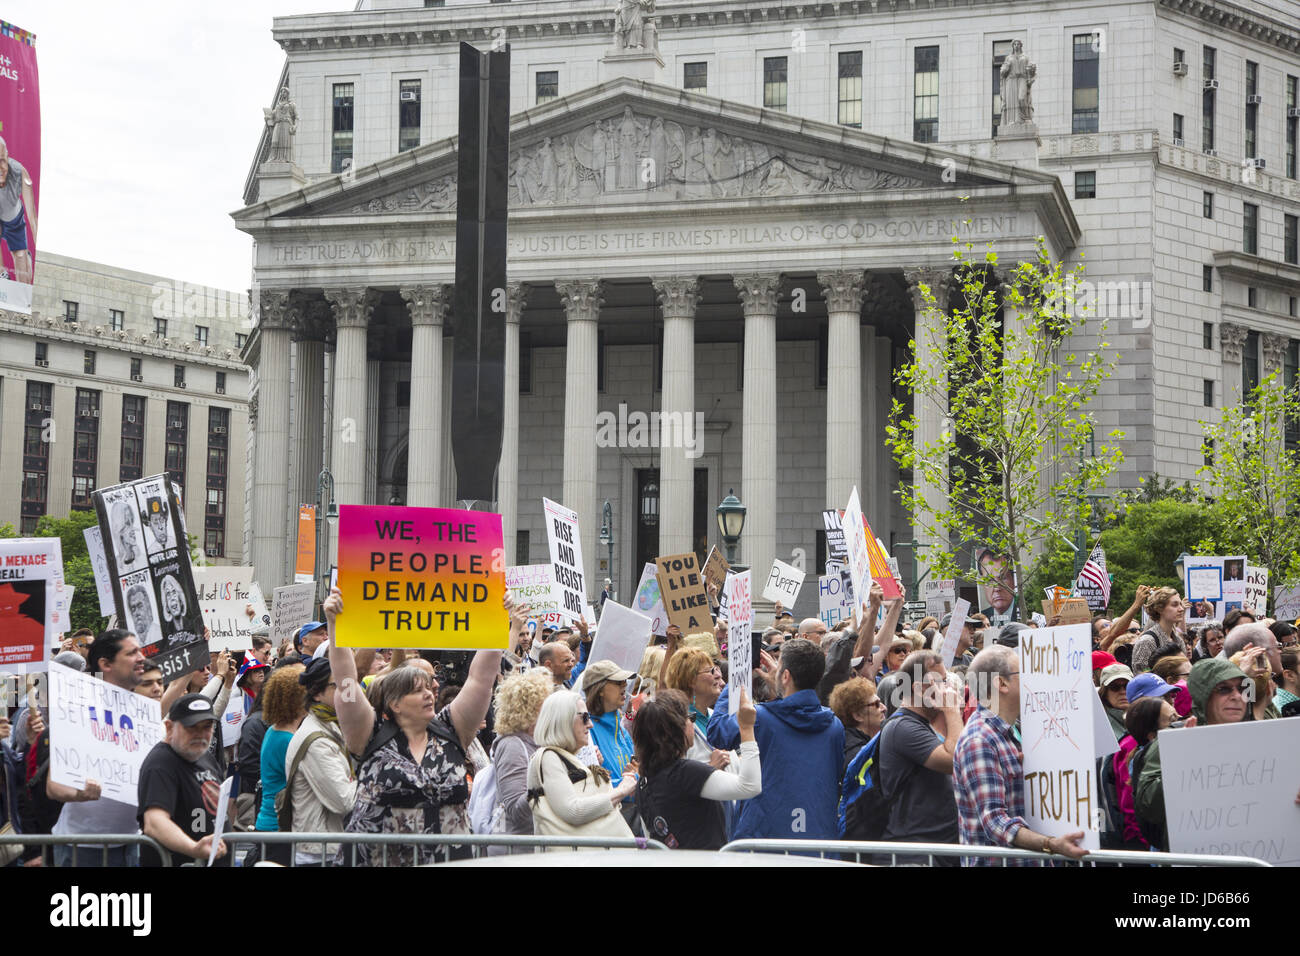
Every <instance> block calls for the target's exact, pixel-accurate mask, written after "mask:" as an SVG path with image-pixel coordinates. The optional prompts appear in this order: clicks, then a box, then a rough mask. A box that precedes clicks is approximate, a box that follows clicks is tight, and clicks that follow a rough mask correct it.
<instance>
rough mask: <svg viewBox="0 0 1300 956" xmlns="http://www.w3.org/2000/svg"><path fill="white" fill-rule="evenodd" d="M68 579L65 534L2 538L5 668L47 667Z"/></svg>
mask: <svg viewBox="0 0 1300 956" xmlns="http://www.w3.org/2000/svg"><path fill="white" fill-rule="evenodd" d="M62 584H63V542H62V541H61V540H60V539H59V538H0V670H4V671H9V672H11V673H15V674H25V673H36V672H38V671H43V670H45V669H46V665H47V656H46V653H45V649H46V648H47V647H49V646H50V645H51V644H52V643H53V642H54V641H55V640H57V638H58V636H59V634H61V633H62V631H61V630H59V623H58V622H59V616H58V613H57V609H56V608H57V603H58V599H59V588H60V586H61V585H62Z"/></svg>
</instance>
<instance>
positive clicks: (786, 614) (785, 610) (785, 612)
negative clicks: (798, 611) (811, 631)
mask: <svg viewBox="0 0 1300 956" xmlns="http://www.w3.org/2000/svg"><path fill="white" fill-rule="evenodd" d="M783 617H788V618H789V619H790V620H792V621H793V620H794V612H793V611H791V610H790V609H789V608H782V609H781V613H780V614H778V615H777V616H776V619H777V620H778V621H779V620H781V618H783Z"/></svg>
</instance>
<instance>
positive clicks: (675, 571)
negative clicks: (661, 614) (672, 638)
mask: <svg viewBox="0 0 1300 956" xmlns="http://www.w3.org/2000/svg"><path fill="white" fill-rule="evenodd" d="M655 573H656V575H657V576H658V578H659V596H660V597H661V598H662V599H663V602H664V607H665V608H666V609H667V611H668V623H670V624H676V625H677V626H678V627H679V628H681V632H682V636H683V637H685V636H686V635H687V634H692V633H694V632H696V631H711V630H712V629H713V618H712V616H711V615H710V614H709V598H708V595H707V594H706V593H705V591H704V578H703V577H701V575H700V569H699V567H698V563H697V561H696V558H695V555H694V554H693V553H691V552H687V553H686V554H669V555H664V556H663V557H659V558H656V559H655Z"/></svg>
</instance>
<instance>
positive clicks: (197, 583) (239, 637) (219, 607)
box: [194, 566, 267, 651]
mask: <svg viewBox="0 0 1300 956" xmlns="http://www.w3.org/2000/svg"><path fill="white" fill-rule="evenodd" d="M253 575H254V571H253V569H252V568H234V567H225V566H220V567H206V568H195V569H194V587H195V590H196V591H197V592H198V597H199V610H200V611H201V612H202V613H203V623H204V624H206V625H207V626H208V631H209V632H210V637H209V638H208V649H209V650H211V651H251V650H252V649H253V634H252V632H253V628H255V627H260V626H261V624H262V618H263V617H264V616H265V615H266V613H267V610H266V603H265V601H264V599H263V598H262V592H261V589H260V588H257V586H256V582H254V581H253ZM250 604H251V605H252V606H253V617H251V618H250V617H249V616H248V606H249V605H250Z"/></svg>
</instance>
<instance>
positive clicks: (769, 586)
mask: <svg viewBox="0 0 1300 956" xmlns="http://www.w3.org/2000/svg"><path fill="white" fill-rule="evenodd" d="M803 579H804V573H803V572H802V571H800V570H799V569H798V568H796V567H795V566H794V565H792V564H786V563H785V562H784V561H782V560H780V559H779V558H778V559H776V560H775V561H773V562H772V570H771V571H769V572H768V573H767V583H765V584H764V585H763V599H764V600H765V601H780V602H781V603H782V604H783V605H784V606H785V607H787V608H790V607H794V602H795V601H796V600H798V598H799V590H800V588H802V587H803Z"/></svg>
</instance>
